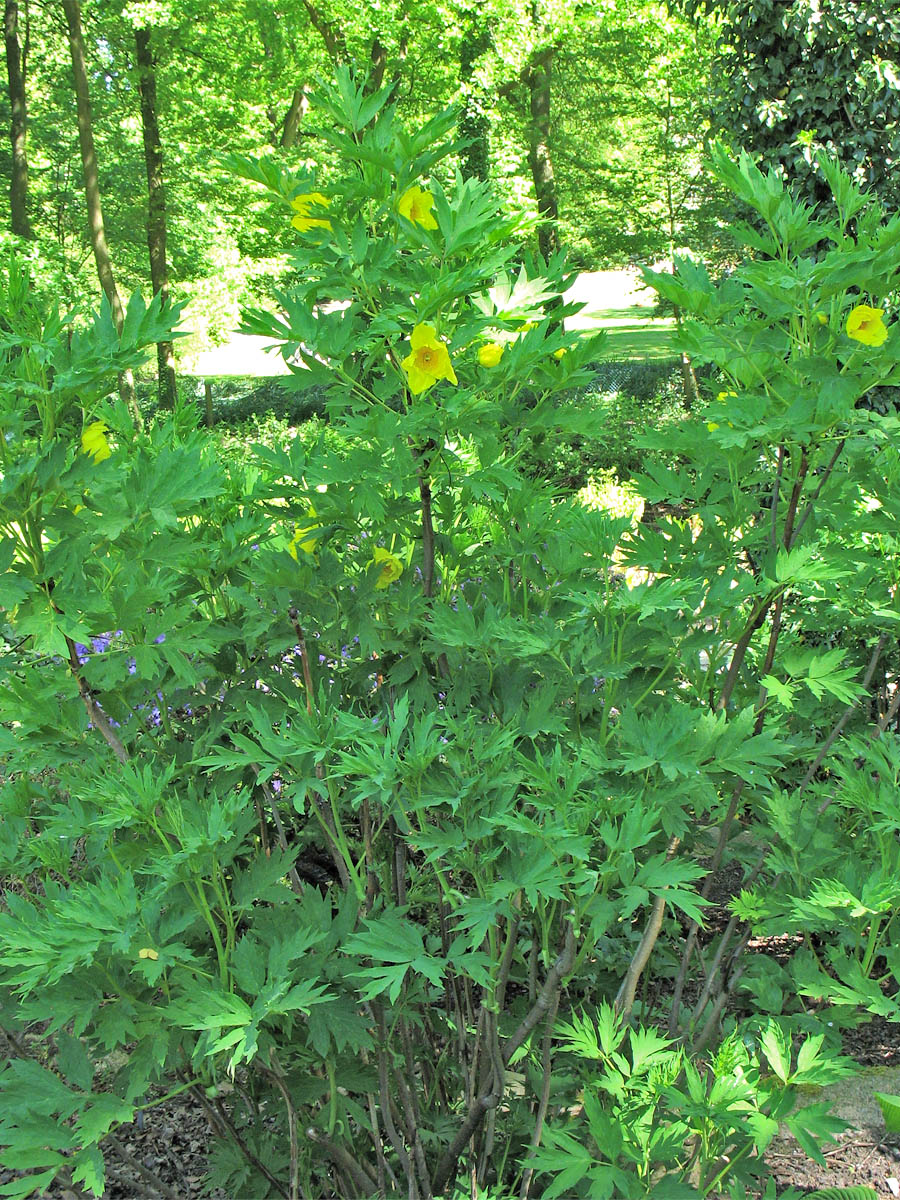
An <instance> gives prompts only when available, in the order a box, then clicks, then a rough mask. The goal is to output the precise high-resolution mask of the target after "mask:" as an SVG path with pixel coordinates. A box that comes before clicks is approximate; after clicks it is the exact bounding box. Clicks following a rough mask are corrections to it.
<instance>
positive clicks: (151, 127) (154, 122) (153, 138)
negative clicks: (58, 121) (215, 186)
mask: <svg viewBox="0 0 900 1200" xmlns="http://www.w3.org/2000/svg"><path fill="white" fill-rule="evenodd" d="M134 43H135V50H136V54H137V59H136V61H137V68H138V78H139V88H140V93H141V129H142V131H143V139H144V161H145V163H146V166H147V249H148V250H149V252H150V280H151V283H152V285H153V291H154V293H157V292H158V293H159V295H160V296H161V297H162V299H163V300H167V299H168V297H169V269H168V266H167V263H166V190H165V185H164V182H163V152H162V142H161V139H160V136H159V121H158V119H157V105H156V66H155V62H154V58H153V51H152V49H151V45H150V30H149V29H148V28H147V27H146V26H144V27H143V28H140V29H135V31H134ZM156 362H157V380H158V388H159V403H160V406H161V407H162V408H172V407H174V404H175V352H174V348H173V345H172V342H171V340H169V341H164V342H159V343H158V344H157V347H156Z"/></svg>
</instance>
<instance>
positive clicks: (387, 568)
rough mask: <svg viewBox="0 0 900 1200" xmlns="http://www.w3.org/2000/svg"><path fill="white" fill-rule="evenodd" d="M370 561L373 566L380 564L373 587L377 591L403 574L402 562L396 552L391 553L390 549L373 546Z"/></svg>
mask: <svg viewBox="0 0 900 1200" xmlns="http://www.w3.org/2000/svg"><path fill="white" fill-rule="evenodd" d="M371 562H372V563H374V565H375V566H378V565H379V564H381V569H380V570H379V572H378V578H377V579H376V580H375V587H376V589H378V590H379V591H380V590H382V589H383V588H386V587H389V586H390V584H392V583H394V582H395V581H396V580H398V579H399V578H400V576H401V575H402V574H403V563H402V562H401V561H400V559H399V558H398V557H397V555H396V554H391V552H390V550H385V549H384V547H383V546H376V547H375V554H374V557H373V558H372V560H371ZM370 565H371V564H370Z"/></svg>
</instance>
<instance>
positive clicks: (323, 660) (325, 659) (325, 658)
mask: <svg viewBox="0 0 900 1200" xmlns="http://www.w3.org/2000/svg"><path fill="white" fill-rule="evenodd" d="M319 662H320V663H327V662H328V656H327V655H325V654H320V655H319Z"/></svg>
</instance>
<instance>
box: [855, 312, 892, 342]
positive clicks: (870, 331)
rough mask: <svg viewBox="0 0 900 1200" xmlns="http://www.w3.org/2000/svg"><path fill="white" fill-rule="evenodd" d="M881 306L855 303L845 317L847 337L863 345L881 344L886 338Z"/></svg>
mask: <svg viewBox="0 0 900 1200" xmlns="http://www.w3.org/2000/svg"><path fill="white" fill-rule="evenodd" d="M883 316H884V309H883V308H870V307H869V305H868V304H857V306H856V308H854V309H853V311H852V312H851V313H850V315H849V316H848V317H847V337H852V338H853V339H854V340H855V341H857V342H862V344H863V345H864V346H881V345H883V343H884V342H885V341H886V339H887V328H886V327H885V324H884V321H882V319H881V318H882V317H883Z"/></svg>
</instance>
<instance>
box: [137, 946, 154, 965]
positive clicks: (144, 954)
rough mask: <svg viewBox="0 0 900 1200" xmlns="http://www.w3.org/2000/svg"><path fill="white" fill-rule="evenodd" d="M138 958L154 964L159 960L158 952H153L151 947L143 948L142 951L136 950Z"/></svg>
mask: <svg viewBox="0 0 900 1200" xmlns="http://www.w3.org/2000/svg"><path fill="white" fill-rule="evenodd" d="M138 958H149V959H152V961H153V962H156V960H157V959H158V958H159V951H158V950H154V949H153V948H152V946H144V948H143V949H142V950H138Z"/></svg>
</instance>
